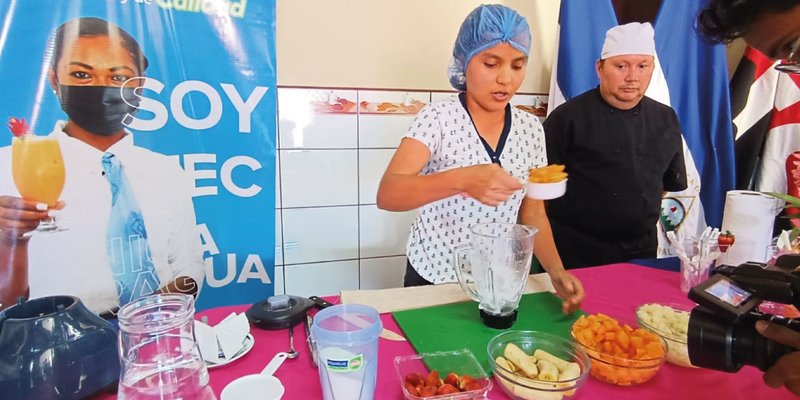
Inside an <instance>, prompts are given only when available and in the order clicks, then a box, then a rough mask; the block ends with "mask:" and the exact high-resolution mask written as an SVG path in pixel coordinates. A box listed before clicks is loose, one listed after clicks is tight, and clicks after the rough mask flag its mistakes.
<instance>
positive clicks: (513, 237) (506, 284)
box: [453, 222, 537, 329]
mask: <svg viewBox="0 0 800 400" xmlns="http://www.w3.org/2000/svg"><path fill="white" fill-rule="evenodd" d="M471 230H472V235H471V237H470V243H469V244H465V245H461V246H457V247H456V248H455V249H454V250H453V256H454V257H455V260H454V266H455V270H456V277H458V283H459V285H461V289H462V290H464V293H466V294H467V296H469V297H470V298H471V299H472V300H475V301H477V302H478V303H479V304H478V309H479V310H480V315H481V319H482V320H483V323H484V324H486V326H488V327H491V328H495V329H506V328H509V327H511V325H513V324H514V321H516V319H517V307H518V306H519V300H520V298H521V297H522V291H523V289H524V288H525V283H526V282H527V280H528V274H529V273H530V271H531V258H532V256H533V237H534V236H535V235H536V232H537V230H536V228H533V227H530V226H525V225H518V224H506V223H496V222H493V223H485V224H478V225H475V226H473V227H472V229H471Z"/></svg>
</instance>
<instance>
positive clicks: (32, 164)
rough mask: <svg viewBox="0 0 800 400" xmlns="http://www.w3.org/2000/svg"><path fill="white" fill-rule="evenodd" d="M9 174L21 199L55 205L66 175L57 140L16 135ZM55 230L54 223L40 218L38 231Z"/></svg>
mask: <svg viewBox="0 0 800 400" xmlns="http://www.w3.org/2000/svg"><path fill="white" fill-rule="evenodd" d="M11 175H12V176H13V178H14V184H15V185H16V186H17V190H18V191H19V194H20V195H21V196H22V198H23V199H25V200H30V201H35V202H39V203H46V204H47V206H48V207H53V206H55V205H56V203H57V202H58V200H59V198H60V197H61V191H62V190H63V189H64V178H65V175H66V174H65V171H64V160H63V158H62V157H61V148H60V147H59V145H58V140H56V139H53V138H47V137H38V136H35V135H23V136H21V137H15V138H14V139H13V141H12V142H11ZM57 229H58V228H57V227H56V226H55V223H54V222H52V221H43V222H42V223H41V224H40V225H39V229H37V230H39V231H52V230H57Z"/></svg>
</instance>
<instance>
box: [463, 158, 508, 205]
mask: <svg viewBox="0 0 800 400" xmlns="http://www.w3.org/2000/svg"><path fill="white" fill-rule="evenodd" d="M464 170H465V172H466V176H465V177H464V181H465V189H466V190H465V192H466V193H467V194H468V195H469V196H471V197H472V198H474V199H475V200H478V201H480V202H481V203H483V204H486V205H487V206H492V207H497V206H498V205H500V203H502V202H504V201H506V200H508V198H509V197H511V195H513V194H514V192H516V191H518V190H520V189H522V183H521V182H520V181H519V180H518V179H517V178H515V177H513V176H511V174H509V173H508V172H506V171H505V170H504V169H503V168H502V167H500V166H499V165H497V164H481V165H474V166H472V167H467V168H464Z"/></svg>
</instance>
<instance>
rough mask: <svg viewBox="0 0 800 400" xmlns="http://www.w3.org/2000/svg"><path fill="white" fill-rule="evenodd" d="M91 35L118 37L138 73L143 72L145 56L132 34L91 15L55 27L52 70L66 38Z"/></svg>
mask: <svg viewBox="0 0 800 400" xmlns="http://www.w3.org/2000/svg"><path fill="white" fill-rule="evenodd" d="M92 36H115V37H119V39H120V42H121V44H122V47H124V48H125V50H127V51H128V54H129V55H130V56H131V58H132V59H133V62H134V63H136V66H137V67H138V68H139V73H143V72H144V70H145V69H147V64H148V62H147V57H145V56H144V53H142V48H141V47H139V43H138V42H136V39H134V38H133V36H131V35H130V34H129V33H128V32H125V30H123V29H122V28H120V27H119V26H117V25H115V24H112V23H111V22H108V21H106V20H103V19H100V18H93V17H83V18H75V19H72V20H69V21H67V22H65V23H63V24H61V26H59V27H58V28H56V30H55V32H54V34H53V37H52V44H53V47H52V49H53V57H52V60H51V61H50V67H51V68H52V69H54V70H55V69H56V65H58V60H60V59H61V54H62V53H63V48H64V44H65V42H66V41H67V40H72V39H74V38H78V37H92Z"/></svg>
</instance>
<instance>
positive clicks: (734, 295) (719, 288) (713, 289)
mask: <svg viewBox="0 0 800 400" xmlns="http://www.w3.org/2000/svg"><path fill="white" fill-rule="evenodd" d="M705 291H706V293H708V294H710V295H712V296H714V297H716V298H718V299H720V300H722V301H724V302H726V303H728V304H730V305H732V306H734V307H738V306H739V305H740V304H742V303H744V302H745V301H747V299H749V298H750V296H752V294H751V293H750V292H748V291H746V290H744V289H742V288H740V287H739V286H736V285H735V284H733V283H732V282H731V281H729V280H725V279H721V280H719V281H717V282H714V284H713V285H711V286H709V287H707V288H706V290H705Z"/></svg>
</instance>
